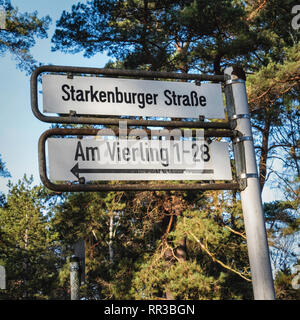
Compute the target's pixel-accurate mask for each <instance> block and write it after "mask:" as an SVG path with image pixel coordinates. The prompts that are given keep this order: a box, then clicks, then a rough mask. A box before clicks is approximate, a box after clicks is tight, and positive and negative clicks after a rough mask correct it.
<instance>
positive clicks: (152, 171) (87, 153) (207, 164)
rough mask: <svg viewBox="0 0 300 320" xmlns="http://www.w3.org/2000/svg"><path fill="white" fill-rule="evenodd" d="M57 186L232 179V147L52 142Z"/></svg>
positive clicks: (51, 163) (223, 144) (51, 168)
mask: <svg viewBox="0 0 300 320" xmlns="http://www.w3.org/2000/svg"><path fill="white" fill-rule="evenodd" d="M47 141H48V161H49V177H50V180H52V181H74V180H77V178H81V177H84V178H85V180H86V181H97V180H102V181H109V180H232V175H231V167H230V159H229V151H228V143H227V142H212V143H210V144H207V142H205V141H204V140H198V141H181V140H163V141H161V140H126V139H124V140H119V139H116V138H115V139H103V138H99V137H98V139H95V138H92V139H91V138H86V139H76V138H49V139H48V140H47Z"/></svg>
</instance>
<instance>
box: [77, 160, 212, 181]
mask: <svg viewBox="0 0 300 320" xmlns="http://www.w3.org/2000/svg"><path fill="white" fill-rule="evenodd" d="M71 172H72V173H73V174H74V176H75V177H76V178H78V179H79V174H80V173H194V174H205V173H206V174H213V173H214V170H213V169H100V168H98V169H87V168H85V169H84V168H83V169H80V168H79V165H78V163H76V164H75V166H74V167H73V168H72V169H71Z"/></svg>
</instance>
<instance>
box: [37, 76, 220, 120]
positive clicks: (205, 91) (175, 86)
mask: <svg viewBox="0 0 300 320" xmlns="http://www.w3.org/2000/svg"><path fill="white" fill-rule="evenodd" d="M42 86H43V111H44V112H46V113H58V114H70V113H73V114H74V113H76V114H79V115H86V114H89V115H116V116H146V117H165V118H169V117H176V118H197V119H199V117H200V116H204V117H205V118H208V119H225V114H224V105H223V98H222V89H221V84H220V83H202V84H201V85H196V84H195V83H188V82H178V81H155V80H136V79H119V78H104V77H87V76H72V77H67V76H66V75H53V74H52V75H51V74H50V75H49V74H46V75H43V77H42Z"/></svg>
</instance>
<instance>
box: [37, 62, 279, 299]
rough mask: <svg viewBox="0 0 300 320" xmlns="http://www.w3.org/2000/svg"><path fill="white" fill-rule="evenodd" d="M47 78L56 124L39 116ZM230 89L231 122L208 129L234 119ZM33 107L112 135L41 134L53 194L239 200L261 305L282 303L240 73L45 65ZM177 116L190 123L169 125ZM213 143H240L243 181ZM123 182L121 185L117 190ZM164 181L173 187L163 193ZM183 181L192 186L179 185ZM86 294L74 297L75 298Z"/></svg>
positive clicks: (48, 105) (43, 168)
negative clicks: (234, 196) (222, 195)
mask: <svg viewBox="0 0 300 320" xmlns="http://www.w3.org/2000/svg"><path fill="white" fill-rule="evenodd" d="M83 75H85V76H83ZM87 75H89V76H87ZM120 77H122V78H120ZM124 77H125V78H126V79H124ZM39 79H42V86H43V112H45V113H50V114H51V113H52V114H53V113H54V114H55V115H54V116H53V115H51V116H50V115H45V114H44V113H42V112H41V111H40V109H39V103H38V101H39V99H38V80H39ZM139 79H143V80H139ZM158 79H159V80H158ZM162 79H168V80H171V79H174V80H175V79H176V80H188V81H194V83H191V82H178V81H162ZM201 81H213V83H202V82H201ZM221 85H223V86H224V88H225V96H226V109H227V116H228V120H227V121H222V122H220V121H214V122H208V121H206V119H224V118H225V113H224V106H223V102H222V101H223V99H222V90H221V88H222V86H221ZM31 106H32V111H33V113H34V115H35V116H36V117H37V118H38V119H39V120H41V121H44V122H49V123H65V124H67V123H72V124H92V125H102V128H103V126H105V129H101V130H99V129H95V128H93V129H90V128H89V129H83V128H82V129H50V130H47V131H46V132H44V133H43V134H42V135H41V137H40V139H39V170H40V177H41V180H42V182H43V184H44V185H45V186H46V187H48V188H49V189H51V190H54V191H57V192H64V191H67V192H72V191H126V190H128V191H129V190H130V191H144V190H237V191H240V192H241V200H242V207H243V214H244V222H245V229H246V235H247V244H248V252H249V260H250V267H251V274H252V281H253V291H254V298H255V299H270V300H272V299H275V294H274V287H273V279H272V272H271V264H270V258H269V249H268V243H267V236H266V230H265V224H264V216H263V208H262V201H261V196H260V188H259V183H258V175H257V167H256V161H255V153H254V147H253V137H252V132H251V124H250V116H249V110H248V102H247V95H246V90H245V78H244V73H243V72H242V71H241V70H240V69H238V68H228V69H226V70H225V74H224V75H199V74H177V73H169V72H149V71H133V70H118V69H99V68H79V67H60V66H42V67H39V68H37V69H36V70H35V71H34V72H33V74H32V76H31ZM116 116H117V117H116ZM121 117H123V118H121ZM124 117H126V119H125V118H124ZM128 117H131V118H128ZM132 117H141V118H139V119H137V118H132ZM145 117H150V119H145ZM170 117H171V118H176V119H177V118H181V119H185V120H174V119H170V120H165V119H161V118H170ZM151 118H156V120H152V119H151ZM157 118H158V119H159V120H157ZM124 124H125V125H124ZM116 126H119V128H118V129H116ZM133 127H134V128H133ZM150 128H151V130H150ZM154 128H156V129H154ZM161 128H163V129H161ZM212 137H228V138H230V139H231V141H232V146H233V152H234V158H235V167H236V168H235V169H236V170H235V171H236V175H232V172H231V171H232V170H231V166H230V157H229V147H228V143H227V142H223V141H212V140H211V138H212ZM46 144H47V147H46ZM48 176H49V177H48ZM114 180H115V181H116V180H117V181H121V182H120V183H118V184H110V183H109V181H114ZM157 180H161V181H165V182H164V183H163V184H161V183H160V184H158V183H155V181H157ZM174 180H180V181H187V180H193V182H191V183H187V182H185V183H183V182H182V183H176V184H175V183H173V184H172V182H171V181H174ZM102 181H103V182H104V183H102ZM127 181H128V182H127ZM143 181H151V183H145V182H144V183H143ZM152 181H153V182H152ZM73 260H74V259H73ZM73 260H72V261H71V262H72V270H73V271H74V273H73V274H71V282H72V281H73V282H74V281H75V280H76V279H77V278H76V277H79V274H78V273H76V272H77V271H76V270H77V265H78V261H77V260H76V259H75V260H76V261H75V260H74V261H73ZM74 263H75V264H76V263H77V264H76V266H74V265H73V264H74ZM72 277H75V278H76V279H75V280H74V279H73V278H72ZM76 281H77V280H76ZM76 281H75V282H76ZM78 281H79V280H78ZM78 281H77V282H78ZM77 282H76V283H77ZM75 287H76V286H75ZM75 291H76V290H75ZM78 294H79V293H78V292H75V293H74V295H73V299H76V297H77V298H78Z"/></svg>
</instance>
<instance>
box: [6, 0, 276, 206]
mask: <svg viewBox="0 0 300 320" xmlns="http://www.w3.org/2000/svg"><path fill="white" fill-rule="evenodd" d="M82 2H84V0H83V1H82ZM11 3H12V5H13V6H16V7H18V8H19V10H20V12H33V11H35V10H37V11H38V13H39V17H42V16H45V15H50V17H51V18H52V24H51V26H50V29H49V31H48V38H47V39H43V40H37V44H36V46H35V47H34V48H33V49H32V50H31V52H32V54H33V57H34V58H35V59H36V60H38V61H40V62H42V63H44V64H49V63H51V64H55V65H69V66H85V67H100V68H101V67H104V65H105V63H106V62H108V60H109V58H108V57H107V56H106V55H105V54H97V55H95V56H94V57H93V58H90V59H87V58H84V57H83V55H82V54H81V53H80V54H75V55H72V54H64V53H61V52H51V37H52V35H53V32H54V30H55V24H56V21H57V19H58V18H59V17H60V15H61V13H62V11H63V10H68V11H69V10H70V9H71V6H72V4H76V3H77V1H75V0H63V1H62V0H52V1H40V0H12V1H11ZM0 70H1V78H0V94H1V103H0V110H1V114H0V153H1V154H2V159H3V160H4V161H5V162H6V167H7V169H8V170H9V172H10V173H11V178H10V180H11V181H12V182H13V183H16V182H17V181H18V179H21V178H22V177H23V175H24V174H26V175H28V176H30V175H31V174H32V175H33V177H34V183H35V184H40V183H41V182H40V178H39V173H38V152H37V143H38V139H39V137H40V135H41V134H42V133H43V132H44V131H45V130H47V129H48V128H49V127H50V125H49V124H47V123H43V122H41V121H39V120H38V119H36V118H35V117H34V115H33V114H32V112H31V106H30V85H29V80H30V78H29V76H26V75H25V73H24V72H21V71H20V70H18V69H17V68H16V64H15V62H14V60H13V59H12V57H11V56H10V55H9V54H6V55H5V56H4V57H0ZM8 180H9V179H4V178H0V191H2V192H4V193H7V190H8V188H7V183H8ZM279 195H280V193H279V191H276V190H274V189H273V190H270V189H269V188H265V189H264V193H263V200H264V201H271V200H274V199H276V198H278V197H279Z"/></svg>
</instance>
